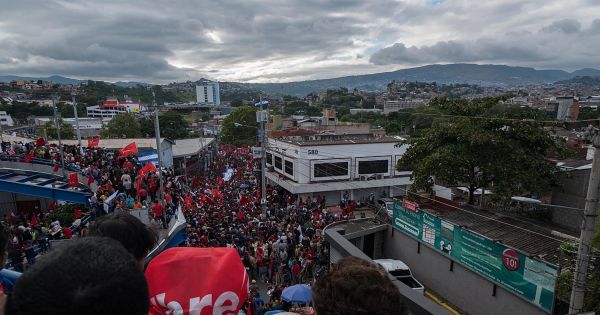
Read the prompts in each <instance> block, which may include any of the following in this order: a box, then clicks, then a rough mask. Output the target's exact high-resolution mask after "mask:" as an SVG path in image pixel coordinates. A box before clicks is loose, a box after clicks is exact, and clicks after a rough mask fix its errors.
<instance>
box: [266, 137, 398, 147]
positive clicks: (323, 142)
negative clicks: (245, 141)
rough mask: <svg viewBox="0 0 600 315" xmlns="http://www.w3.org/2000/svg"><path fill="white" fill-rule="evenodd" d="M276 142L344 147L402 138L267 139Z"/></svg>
mask: <svg viewBox="0 0 600 315" xmlns="http://www.w3.org/2000/svg"><path fill="white" fill-rule="evenodd" d="M269 140H277V141H281V142H285V143H289V144H293V145H297V146H301V147H302V146H315V145H345V144H369V143H398V142H400V141H402V140H404V138H401V137H380V138H375V137H373V138H364V139H361V138H357V139H339V140H302V141H296V140H285V139H272V138H271V139H269Z"/></svg>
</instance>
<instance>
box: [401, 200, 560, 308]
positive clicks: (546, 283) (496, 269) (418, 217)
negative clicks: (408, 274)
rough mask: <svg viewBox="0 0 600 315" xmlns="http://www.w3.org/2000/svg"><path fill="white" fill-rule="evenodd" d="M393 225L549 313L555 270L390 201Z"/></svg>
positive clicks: (465, 230)
mask: <svg viewBox="0 0 600 315" xmlns="http://www.w3.org/2000/svg"><path fill="white" fill-rule="evenodd" d="M393 219H394V221H393V225H394V227H396V228H397V229H399V230H400V231H402V232H404V233H406V234H408V235H410V236H412V237H414V238H416V239H418V240H419V241H421V242H424V243H427V244H429V245H430V246H431V247H433V248H435V249H436V250H437V251H440V252H442V253H443V254H445V255H448V256H450V257H452V258H453V259H454V260H455V261H457V262H458V263H460V264H462V265H463V266H465V267H467V268H469V269H471V270H473V271H474V272H476V273H478V274H480V275H482V276H484V277H486V278H488V279H490V280H491V281H493V282H495V283H497V284H498V285H501V286H503V287H504V288H507V289H508V290H510V291H512V292H514V293H516V294H518V295H520V296H521V297H522V298H524V299H526V300H528V301H530V302H531V303H533V304H535V305H537V306H539V307H540V308H542V309H544V310H545V311H547V312H549V313H551V312H552V308H553V305H554V284H555V281H556V276H557V274H558V269H557V268H556V267H555V266H552V265H549V264H547V263H545V262H542V261H539V260H536V259H532V258H529V257H527V256H525V255H524V254H522V253H521V252H519V251H517V250H514V249H512V248H509V247H506V246H504V245H502V244H500V243H497V242H494V241H493V240H491V239H489V238H486V237H483V236H481V235H478V234H476V233H474V232H471V231H469V230H467V229H464V228H461V227H460V226H456V225H454V224H452V223H450V222H448V221H444V220H442V219H440V218H439V217H437V216H435V215H432V214H430V213H427V212H424V211H421V210H419V209H417V210H416V211H412V210H409V209H406V208H404V207H402V204H401V203H400V202H395V203H394V218H393Z"/></svg>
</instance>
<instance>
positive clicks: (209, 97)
mask: <svg viewBox="0 0 600 315" xmlns="http://www.w3.org/2000/svg"><path fill="white" fill-rule="evenodd" d="M196 99H197V100H198V104H199V105H204V106H219V105H221V95H220V91H219V82H206V83H204V84H201V85H196Z"/></svg>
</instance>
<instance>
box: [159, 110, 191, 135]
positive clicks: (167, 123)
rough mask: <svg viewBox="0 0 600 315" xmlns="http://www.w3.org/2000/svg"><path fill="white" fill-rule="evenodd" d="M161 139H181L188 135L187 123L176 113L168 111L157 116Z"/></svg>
mask: <svg viewBox="0 0 600 315" xmlns="http://www.w3.org/2000/svg"><path fill="white" fill-rule="evenodd" d="M158 120H159V122H160V135H161V137H165V138H169V139H183V138H186V137H187V136H188V135H189V132H188V130H187V122H186V121H185V119H184V118H183V115H181V114H180V113H178V112H174V111H168V112H165V113H162V114H160V115H159V116H158Z"/></svg>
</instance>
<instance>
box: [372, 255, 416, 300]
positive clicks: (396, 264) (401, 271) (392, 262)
mask: <svg viewBox="0 0 600 315" xmlns="http://www.w3.org/2000/svg"><path fill="white" fill-rule="evenodd" d="M374 261H375V262H376V263H377V264H379V265H380V266H381V267H383V269H385V270H386V271H387V272H388V273H389V274H390V275H392V276H393V277H394V278H396V280H398V281H400V282H402V283H404V284H406V285H407V286H409V287H410V288H411V289H413V290H415V291H418V292H420V293H421V294H423V293H424V292H425V288H424V287H423V285H422V284H421V283H420V282H419V281H417V279H415V278H414V277H413V275H412V273H411V271H410V268H409V267H408V266H407V265H406V264H405V263H404V262H403V261H401V260H397V259H375V260H374Z"/></svg>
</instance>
